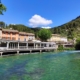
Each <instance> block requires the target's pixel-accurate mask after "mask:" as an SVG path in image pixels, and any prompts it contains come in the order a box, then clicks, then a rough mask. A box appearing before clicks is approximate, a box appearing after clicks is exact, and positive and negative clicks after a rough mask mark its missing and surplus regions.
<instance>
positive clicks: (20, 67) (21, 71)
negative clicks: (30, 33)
mask: <svg viewBox="0 0 80 80" xmlns="http://www.w3.org/2000/svg"><path fill="white" fill-rule="evenodd" d="M33 59H34V60H35V59H37V58H33ZM30 60H31V59H30ZM30 60H25V61H23V62H22V63H16V64H14V65H13V66H12V67H11V68H9V69H7V71H6V72H5V73H3V74H2V75H0V79H1V80H9V79H10V77H11V76H13V75H16V76H18V79H19V80H24V79H23V76H24V75H29V76H30V77H33V76H34V75H38V76H40V75H41V73H43V72H44V70H43V69H41V68H36V69H34V71H32V72H28V71H27V70H26V71H25V68H24V67H25V66H26V64H27V63H28V62H30Z"/></svg>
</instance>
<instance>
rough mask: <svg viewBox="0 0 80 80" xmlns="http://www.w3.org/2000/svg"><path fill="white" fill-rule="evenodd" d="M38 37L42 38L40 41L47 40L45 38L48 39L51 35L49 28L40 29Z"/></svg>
mask: <svg viewBox="0 0 80 80" xmlns="http://www.w3.org/2000/svg"><path fill="white" fill-rule="evenodd" d="M38 37H39V38H40V39H41V40H42V41H47V39H49V38H50V37H51V31H50V30H49V29H41V30H40V31H39V32H38Z"/></svg>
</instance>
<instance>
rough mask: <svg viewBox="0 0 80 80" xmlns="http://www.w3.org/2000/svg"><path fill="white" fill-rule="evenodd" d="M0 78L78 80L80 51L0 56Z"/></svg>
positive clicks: (3, 79)
mask: <svg viewBox="0 0 80 80" xmlns="http://www.w3.org/2000/svg"><path fill="white" fill-rule="evenodd" d="M0 80H80V52H74V51H64V52H45V53H37V54H23V55H16V56H4V57H0Z"/></svg>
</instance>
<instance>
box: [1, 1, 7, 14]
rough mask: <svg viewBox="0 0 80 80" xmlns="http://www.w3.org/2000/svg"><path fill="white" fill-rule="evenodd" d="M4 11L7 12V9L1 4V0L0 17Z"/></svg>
mask: <svg viewBox="0 0 80 80" xmlns="http://www.w3.org/2000/svg"><path fill="white" fill-rule="evenodd" d="M4 11H6V7H5V6H4V5H3V4H2V3H1V0H0V15H3V12H4Z"/></svg>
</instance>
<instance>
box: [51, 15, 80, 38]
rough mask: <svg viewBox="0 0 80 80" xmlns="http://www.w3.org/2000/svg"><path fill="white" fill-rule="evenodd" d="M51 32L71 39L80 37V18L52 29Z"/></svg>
mask: <svg viewBox="0 0 80 80" xmlns="http://www.w3.org/2000/svg"><path fill="white" fill-rule="evenodd" d="M51 31H52V33H54V34H61V35H63V36H67V37H68V38H71V39H73V38H78V37H80V16H78V17H77V18H76V19H74V20H72V21H70V22H68V23H66V24H63V25H61V26H58V27H54V28H52V29H51Z"/></svg>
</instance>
